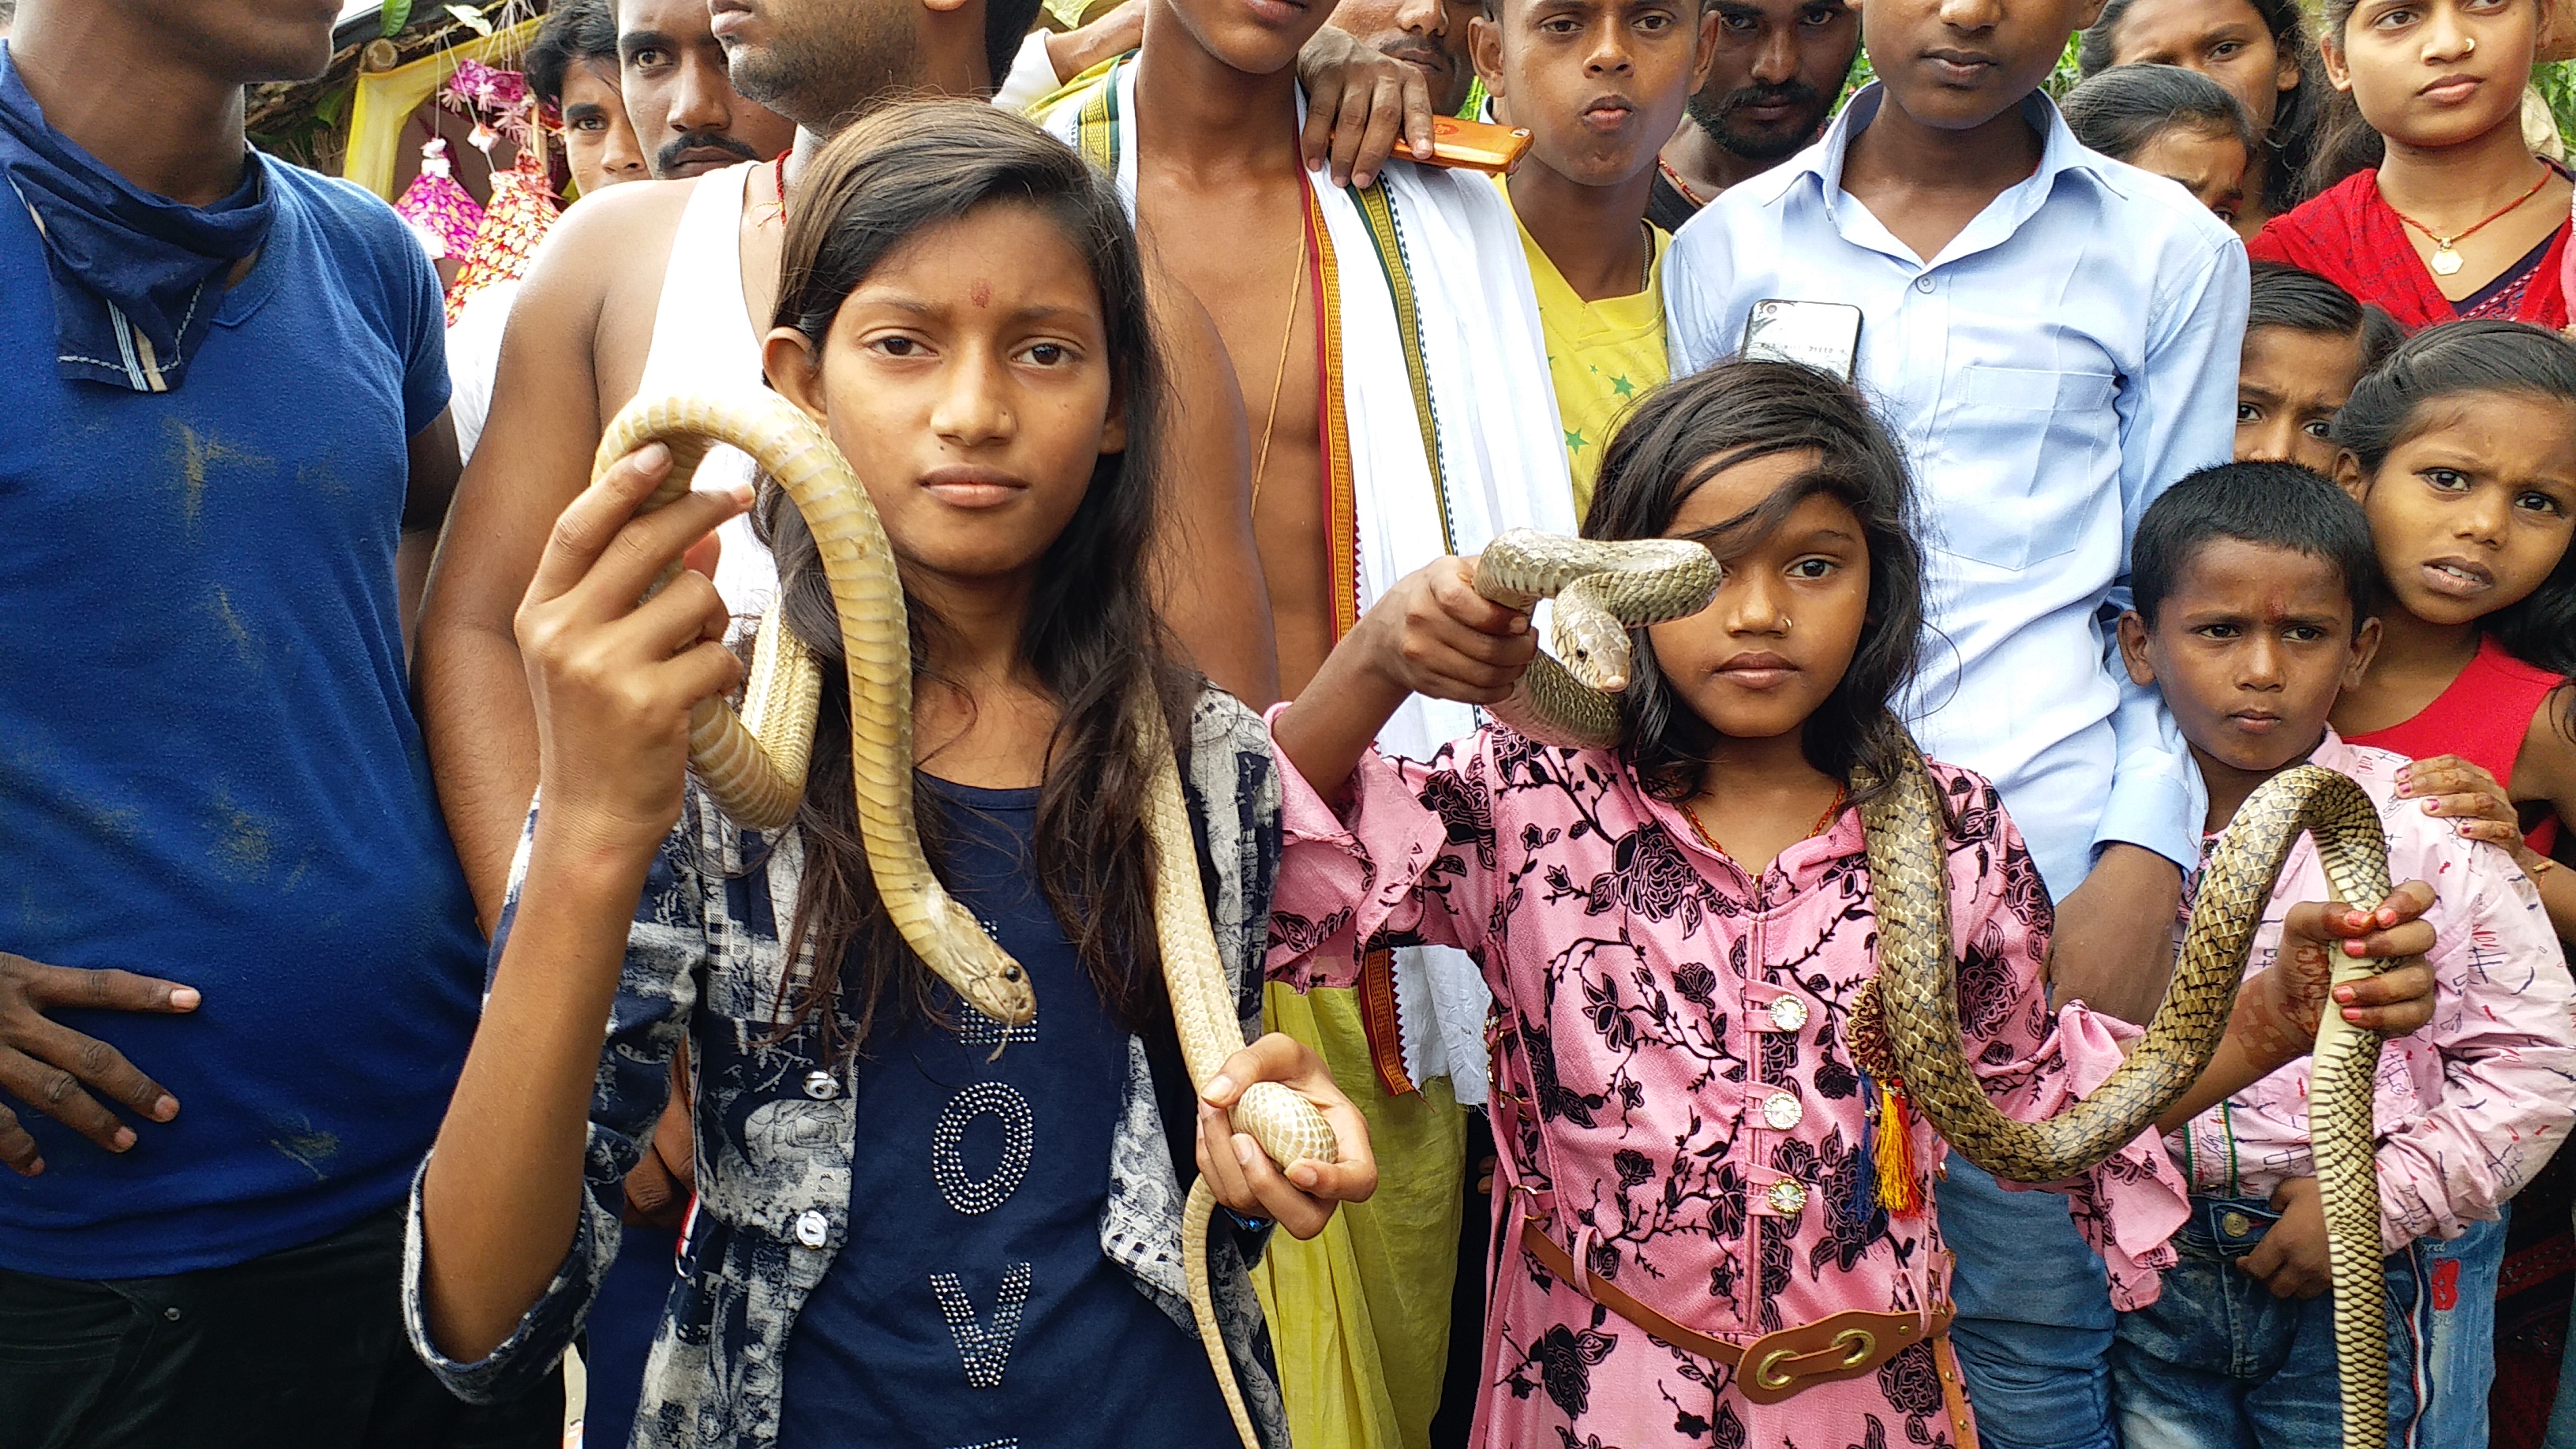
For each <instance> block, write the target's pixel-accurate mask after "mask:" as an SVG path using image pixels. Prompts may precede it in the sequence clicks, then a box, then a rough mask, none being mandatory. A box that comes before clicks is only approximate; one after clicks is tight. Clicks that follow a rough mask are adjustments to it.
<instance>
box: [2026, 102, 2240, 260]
mask: <svg viewBox="0 0 2576 1449" xmlns="http://www.w3.org/2000/svg"><path fill="white" fill-rule="evenodd" d="M2058 108H2059V109H2060V110H2061V111H2063V112H2065V115H2066V127H2067V129H2068V130H2070V131H2073V132H2074V133H2075V139H2076V140H2078V141H2081V142H2083V143H2084V144H2085V145H2087V146H2090V147H2092V148H2093V149H2094V150H2096V151H2099V152H2101V153H2102V154H2103V155H2105V156H2108V157H2110V158H2111V159H2112V160H2114V161H2126V162H2128V163H2129V164H2130V165H2132V166H2135V167H2138V168H2139V169H2141V170H2145V171H2152V172H2154V173H2156V174H2157V175H2158V176H2161V177H2164V178H2165V179H2166V180H2168V181H2173V182H2177V183H2179V184H2180V185H2181V186H2182V189H2183V190H2185V191H2188V192H2190V193H2191V195H2192V199H2193V200H2195V201H2197V202H2199V203H2200V204H2201V205H2203V206H2206V207H2208V208H2209V210H2210V213H2211V214H2212V215H2214V216H2216V217H2217V218H2218V219H2219V220H2220V221H2223V222H2225V223H2227V224H2228V225H2229V226H2235V225H2236V224H2237V219H2238V217H2239V215H2240V214H2241V213H2242V212H2243V211H2244V209H2245V177H2246V169H2247V167H2248V166H2249V165H2250V164H2251V163H2252V161H2253V157H2254V148H2255V140H2254V127H2253V124H2252V123H2251V122H2249V121H2248V120H2246V118H2245V108H2244V107H2243V106H2240V105H2238V104H2237V103H2236V98H2235V97H2234V96H2231V95H2229V94H2228V93H2227V92H2226V91H2225V90H2223V89H2221V88H2220V86H2219V84H2218V82H2216V81H2214V80H2211V79H2210V78H2209V77H2207V76H2204V75H2201V74H2198V73H2197V72H2194V71H2188V70H2185V69H2183V68H2182V67H2181V66H2178V65H2122V66H2114V67H2112V68H2111V69H2109V70H2106V71H2104V72H2102V73H2101V74H2100V75H2097V76H2095V77H2093V78H2092V79H2091V80H2088V81H2086V82H2084V83H2083V84H2081V85H2079V86H2077V87H2076V88H2075V89H2073V90H2071V91H2069V92H2067V93H2066V99H2065V100H2064V101H2062V102H2060V103H2059V107H2058Z"/></svg>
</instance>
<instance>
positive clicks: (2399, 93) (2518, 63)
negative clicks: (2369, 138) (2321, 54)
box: [2325, 0, 2540, 150]
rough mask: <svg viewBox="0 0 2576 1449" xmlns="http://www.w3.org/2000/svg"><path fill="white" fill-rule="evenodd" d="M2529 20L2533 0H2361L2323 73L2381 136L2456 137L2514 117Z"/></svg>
mask: <svg viewBox="0 0 2576 1449" xmlns="http://www.w3.org/2000/svg"><path fill="white" fill-rule="evenodd" d="M2539 24H2540V7H2539V5H2538V3H2537V0H2361V4H2359V5H2357V6H2355V7H2354V9H2353V12H2352V15H2351V17H2350V18H2348V19H2346V20H2345V21H2344V24H2343V32H2342V34H2341V35H2340V36H2338V37H2336V43H2335V44H2332V45H2329V46H2327V47H2326V48H2325V67H2326V79H2327V80H2328V81H2330V82H2332V83H2333V85H2334V88H2335V89H2336V90H2339V91H2349V92H2351V93H2352V98H2353V100H2354V101H2355V102H2356V103H2358V104H2359V105H2360V107H2361V118H2362V119H2363V120H2365V121H2368V122H2369V123H2370V127H2371V129H2372V130H2374V131H2377V132H2378V133H2379V134H2381V135H2382V136H2385V137H2387V138H2388V139H2389V140H2390V141H2391V142H2393V143H2396V144H2399V145H2404V146H2412V147H2416V148H2419V149H2424V150H2434V149H2438V148H2441V147H2444V146H2456V145H2459V144H2461V143H2462V142H2466V141H2473V140H2476V139H2477V138H2478V137H2480V136H2483V135H2486V134H2487V133H2488V132H2490V131H2493V130H2494V129H2495V128H2496V127H2498V126H2515V125H2519V124H2520V123H2521V119H2522V88H2523V86H2524V85H2525V84H2526V83H2527V82H2528V81H2529V79H2530V76H2531V52H2532V45H2533V42H2534V40H2535V38H2536V35H2537V32H2538V29H2539Z"/></svg>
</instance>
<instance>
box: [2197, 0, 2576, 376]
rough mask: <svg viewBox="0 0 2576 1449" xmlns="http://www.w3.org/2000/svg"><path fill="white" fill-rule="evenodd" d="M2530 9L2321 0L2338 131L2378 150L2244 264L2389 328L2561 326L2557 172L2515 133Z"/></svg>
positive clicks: (2457, 0) (2563, 212)
mask: <svg viewBox="0 0 2576 1449" xmlns="http://www.w3.org/2000/svg"><path fill="white" fill-rule="evenodd" d="M2541 4H2542V0H2326V4H2325V34H2324V38H2323V42H2322V52H2323V56H2324V62H2325V70H2326V76H2327V78H2328V79H2329V80H2330V81H2331V82H2332V83H2333V85H2334V88H2335V89H2336V90H2337V91H2339V92H2342V93H2343V96H2344V99H2343V100H2342V101H2341V102H2340V103H2339V105H2340V106H2341V107H2342V108H2343V110H2344V112H2345V115H2346V118H2347V124H2355V125H2361V124H2366V125H2367V126H2368V127H2369V128H2370V130H2372V131H2374V132H2376V133H2377V134H2378V136H2379V137H2380V138H2381V140H2382V141H2383V142H2384V156H2383V157H2382V159H2381V160H2380V161H2379V163H2378V164H2377V165H2376V166H2371V167H2365V168H2363V169H2361V170H2359V171H2356V172H2354V173H2352V174H2351V175H2350V176H2347V177H2344V178H2342V179H2341V180H2339V181H2337V182H2336V183H2335V184H2334V185H2333V186H2331V187H2329V188H2327V189H2326V190H2324V191H2322V192H2320V193H2319V194H2318V195H2317V197H2316V198H2315V199H2314V200H2312V201H2309V202H2307V203H2305V204H2304V205H2302V206H2300V207H2299V208H2298V209H2297V210H2295V211H2292V212H2289V213H2288V214H2286V215H2283V216H2279V217H2276V218H2274V219H2273V220H2272V222H2271V224H2270V225H2268V226H2266V227H2264V228H2263V230H2262V232H2261V233H2260V234H2258V235H2257V236H2256V237H2255V238H2254V240H2253V241H2252V242H2250V243H2248V244H2247V248H2246V249H2247V251H2248V252H2250V253H2251V254H2252V255H2253V257H2254V259H2255V260H2256V261H2276V262H2288V263H2290V264H2292V265H2294V266H2300V267H2305V268H2307V269H2308V270H2309V271H2312V272H2316V273H2318V274H2320V275H2322V276H2325V277H2328V278H2331V279H2332V280H2333V281H2335V282H2336V283H2337V284H2339V285H2341V286H2342V287H2343V288H2344V290H2346V291H2348V292H2350V293H2352V294H2353V295H2354V296H2355V297H2357V298H2359V299H2361V300H2362V301H2364V302H2371V303H2376V304H2377V305H2379V306H2381V307H2385V308H2386V309H2388V314H2389V315H2390V316H2392V317H2394V318H2396V319H2397V321H2398V323H2399V325H2401V326H2404V327H2406V328H2409V329H2413V328H2418V327H2429V326H2431V325H2433V324H2434V323H2436V322H2448V321H2450V320H2451V319H2453V318H2455V317H2506V318H2511V319H2513V320H2515V321H2519V322H2532V323H2537V324H2538V325H2540V326H2543V327H2550V328H2557V327H2564V326H2566V325H2567V320H2568V319H2567V297H2566V292H2565V289H2564V288H2563V287H2562V286H2561V284H2560V280H2559V269H2560V260H2561V254H2562V253H2563V252H2564V251H2565V249H2566V245H2567V231H2568V200H2569V197H2570V196H2571V194H2576V186H2571V185H2570V182H2569V177H2568V173H2567V172H2566V170H2565V168H2563V167H2560V166H2558V165H2557V164H2556V163H2554V162H2550V161H2547V160H2545V159H2543V158H2541V157H2539V156H2535V155H2533V154H2532V151H2531V147H2530V145H2529V144H2528V143H2527V142H2526V141H2525V140H2524V139H2523V131H2522V92H2523V86H2524V83H2525V81H2526V79H2527V78H2528V77H2529V76H2530V74H2531V64H2532V48H2533V43H2534V41H2535V39H2536V37H2537V34H2538V31H2539V28H2540V17H2541Z"/></svg>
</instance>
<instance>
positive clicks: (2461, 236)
mask: <svg viewBox="0 0 2576 1449" xmlns="http://www.w3.org/2000/svg"><path fill="white" fill-rule="evenodd" d="M2557 174H2558V173H2556V172H2554V171H2552V170H2550V169H2549V168H2548V167H2547V166H2545V165H2544V166H2542V167H2541V168H2540V179H2539V180H2538V181H2535V182H2533V183H2531V189H2530V190H2529V191H2526V192H2524V193H2523V194H2521V195H2520V196H2517V197H2515V198H2514V199H2513V200H2511V201H2508V202H2506V203H2505V204H2504V205H2502V206H2499V207H2497V208H2496V209H2495V210H2493V211H2490V212H2488V213H2487V214H2486V216H2485V217H2484V218H2482V219H2481V220H2480V221H2479V222H2478V224H2477V226H2473V227H2470V228H2469V229H2468V230H2467V231H2463V232H2456V233H2454V234H2452V235H2450V236H2436V235H2434V234H2433V229H2432V228H2431V227H2429V226H2426V225H2425V224H2424V223H2422V222H2420V221H2417V220H2416V219H2415V218H2413V217H2411V216H2408V215H2407V214H2406V213H2404V212H2402V211H2398V210H2397V208H2396V207H2394V206H2391V207H2389V208H2388V209H2389V210H2390V211H2391V212H2394V213H2395V214H2396V217H2397V219H2398V220H2399V221H2402V222H2404V223H2406V224H2407V225H2408V226H2411V227H2413V228H2415V229H2416V230H2417V231H2420V232H2422V233H2424V239H2425V240H2427V241H2429V242H2431V243H2432V244H2433V259H2432V260H2431V261H2430V262H2428V263H2426V265H2427V266H2430V267H2431V268H2432V269H2433V274H2434V275H2435V276H2439V277H2447V276H2451V275H2453V274H2454V273H2456V272H2458V271H2459V270H2460V265H2461V263H2460V253H2459V251H2458V250H2457V247H2458V244H2459V243H2461V242H2464V241H2467V240H2468V239H2469V238H2470V237H2471V236H2474V235H2475V234H2476V233H2477V231H2478V228H2479V227H2483V226H2485V225H2486V224H2487V223H2488V222H2490V221H2495V220H2497V219H2499V218H2501V217H2503V216H2504V215H2506V214H2507V213H2509V212H2511V211H2513V210H2514V209H2515V208H2517V207H2519V206H2521V205H2522V204H2523V203H2524V202H2526V201H2529V200H2530V199H2531V198H2533V197H2535V196H2538V195H2539V194H2540V188H2542V187H2544V186H2547V185H2548V184H2549V178H2550V177H2552V176H2555V175H2557ZM2379 199H2380V200H2381V201H2382V202H2386V201H2387V200H2388V196H2387V194H2386V193H2385V192H2383V193H2381V194H2380V198H2379Z"/></svg>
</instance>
